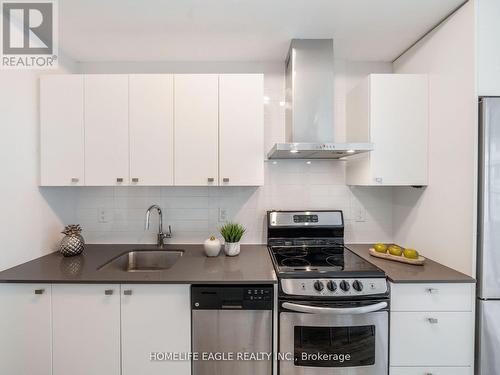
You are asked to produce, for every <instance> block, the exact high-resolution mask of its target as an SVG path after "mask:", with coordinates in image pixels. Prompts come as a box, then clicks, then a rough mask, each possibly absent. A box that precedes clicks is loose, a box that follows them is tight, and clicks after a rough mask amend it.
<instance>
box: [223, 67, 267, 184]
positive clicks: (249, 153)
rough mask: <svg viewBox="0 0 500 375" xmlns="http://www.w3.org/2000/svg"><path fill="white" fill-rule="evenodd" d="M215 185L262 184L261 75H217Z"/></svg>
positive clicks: (262, 85) (262, 122) (262, 104)
mask: <svg viewBox="0 0 500 375" xmlns="http://www.w3.org/2000/svg"><path fill="white" fill-rule="evenodd" d="M219 174H220V176H219V179H220V181H219V184H220V185H239V186H244V185H250V186H258V185H263V184H264V79H263V75H262V74H222V75H220V77H219Z"/></svg>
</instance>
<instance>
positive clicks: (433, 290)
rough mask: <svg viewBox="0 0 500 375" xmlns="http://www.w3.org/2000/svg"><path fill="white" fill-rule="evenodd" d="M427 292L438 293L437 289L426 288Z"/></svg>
mask: <svg viewBox="0 0 500 375" xmlns="http://www.w3.org/2000/svg"><path fill="white" fill-rule="evenodd" d="M427 292H428V293H429V294H436V293H439V289H436V288H427Z"/></svg>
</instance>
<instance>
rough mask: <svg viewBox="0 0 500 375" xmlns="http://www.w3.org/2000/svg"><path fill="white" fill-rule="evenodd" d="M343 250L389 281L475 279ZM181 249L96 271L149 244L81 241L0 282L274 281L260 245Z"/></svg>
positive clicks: (432, 265)
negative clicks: (171, 259)
mask: <svg viewBox="0 0 500 375" xmlns="http://www.w3.org/2000/svg"><path fill="white" fill-rule="evenodd" d="M346 246H347V248H348V249H350V250H351V251H353V252H354V253H355V254H357V255H358V256H360V257H361V258H363V259H365V260H367V261H369V262H370V263H372V264H374V265H375V266H377V267H378V268H380V269H381V270H383V271H384V272H385V273H386V275H387V278H388V279H389V280H390V281H392V282H395V283H473V282H475V280H474V279H473V278H471V277H469V276H467V275H465V274H463V273H460V272H458V271H455V270H453V269H451V268H449V267H446V266H443V265H442V264H440V263H437V262H434V261H432V260H430V259H427V261H426V263H425V265H423V266H413V265H409V264H404V263H399V262H394V261H389V260H384V259H380V258H375V257H372V256H370V255H369V254H368V249H369V247H370V245H367V244H348V245H346ZM165 248H166V249H183V250H184V255H183V256H182V257H181V258H180V259H179V260H178V261H177V263H176V264H174V266H173V267H172V268H170V269H168V270H165V271H161V272H124V271H120V270H113V269H106V270H98V268H99V267H100V266H102V265H103V264H105V263H106V262H108V261H109V260H111V259H113V258H115V257H117V256H118V255H120V254H123V253H125V252H127V251H130V250H133V249H144V250H147V249H155V247H154V246H153V245H87V246H86V248H85V252H84V254H83V255H79V256H76V257H70V258H65V257H63V256H62V255H60V254H59V253H57V252H55V253H52V254H49V255H46V256H43V257H41V258H38V259H34V260H32V261H30V262H27V263H24V264H21V265H19V266H16V267H13V268H10V269H8V270H6V271H3V272H0V282H33V283H177V284H238V283H239V284H274V283H276V282H277V278H276V275H275V272H274V268H273V265H272V262H271V257H270V256H269V253H268V250H267V247H266V245H242V246H241V253H240V255H239V256H237V257H226V256H224V255H223V251H221V255H219V256H218V257H216V258H207V257H206V256H205V255H204V253H203V246H202V245H169V246H166V247H165Z"/></svg>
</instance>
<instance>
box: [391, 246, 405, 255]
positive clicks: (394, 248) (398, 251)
mask: <svg viewBox="0 0 500 375" xmlns="http://www.w3.org/2000/svg"><path fill="white" fill-rule="evenodd" d="M389 254H391V255H396V256H401V255H402V254H403V249H402V248H400V247H399V246H397V245H391V246H389Z"/></svg>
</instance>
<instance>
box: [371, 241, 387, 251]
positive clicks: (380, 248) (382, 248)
mask: <svg viewBox="0 0 500 375" xmlns="http://www.w3.org/2000/svg"><path fill="white" fill-rule="evenodd" d="M373 248H374V249H375V251H376V252H377V253H384V254H385V253H387V245H385V244H383V243H376V244H375V245H373Z"/></svg>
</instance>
